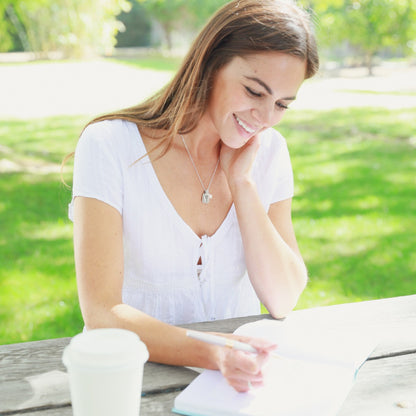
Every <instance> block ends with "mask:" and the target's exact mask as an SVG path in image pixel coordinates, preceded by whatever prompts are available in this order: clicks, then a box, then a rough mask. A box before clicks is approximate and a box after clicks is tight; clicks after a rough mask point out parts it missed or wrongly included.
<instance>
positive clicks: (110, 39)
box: [0, 0, 131, 56]
mask: <svg viewBox="0 0 416 416" xmlns="http://www.w3.org/2000/svg"><path fill="white" fill-rule="evenodd" d="M130 7H131V5H130V3H129V2H128V1H127V0H88V1H85V0H0V16H1V15H3V19H0V21H1V23H0V34H1V38H2V39H4V40H3V41H2V42H0V48H2V50H3V51H5V50H7V49H9V48H10V39H11V37H12V35H13V33H15V34H18V35H19V39H20V40H21V43H22V45H23V46H24V49H25V50H30V51H33V52H35V53H38V54H40V55H45V54H47V53H48V52H51V51H56V50H60V51H63V52H64V54H65V55H67V56H77V55H84V54H85V53H90V52H100V53H105V52H108V51H109V50H110V49H111V48H112V46H114V44H115V35H116V33H117V31H118V30H119V29H120V28H121V26H120V22H118V21H117V19H116V16H117V15H118V14H119V13H120V12H121V11H122V10H128V9H129V8H130Z"/></svg>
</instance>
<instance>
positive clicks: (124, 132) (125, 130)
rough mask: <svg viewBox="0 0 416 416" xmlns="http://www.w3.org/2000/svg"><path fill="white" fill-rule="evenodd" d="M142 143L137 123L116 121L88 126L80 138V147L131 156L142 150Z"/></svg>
mask: <svg viewBox="0 0 416 416" xmlns="http://www.w3.org/2000/svg"><path fill="white" fill-rule="evenodd" d="M142 143H143V142H142V140H141V136H140V133H139V130H138V128H137V125H136V124H135V123H133V122H130V121H126V120H121V119H114V120H102V121H96V122H92V123H90V124H88V125H87V126H86V127H85V129H84V130H83V132H82V134H81V136H80V140H79V143H78V146H81V147H82V146H88V147H93V148H97V149H108V150H109V151H113V152H116V153H120V152H121V153H125V154H126V155H129V154H131V153H132V152H135V153H136V152H137V151H138V150H140V148H141V146H142ZM123 149H124V151H123Z"/></svg>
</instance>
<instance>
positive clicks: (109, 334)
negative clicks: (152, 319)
mask: <svg viewBox="0 0 416 416" xmlns="http://www.w3.org/2000/svg"><path fill="white" fill-rule="evenodd" d="M148 358H149V353H148V351H147V348H146V346H145V344H144V343H143V342H142V341H140V338H139V337H138V336H137V335H136V334H135V333H134V332H131V331H127V330H124V329H110V328H103V329H93V330H90V331H87V332H84V333H82V334H78V335H76V336H75V337H73V338H72V340H71V342H70V344H69V345H68V346H67V347H66V348H65V350H64V353H63V356H62V361H63V363H64V364H65V366H66V367H67V369H68V374H69V387H70V391H71V402H72V410H73V414H74V416H115V415H117V416H138V415H139V413H140V398H141V390H142V379H143V365H144V363H145V362H146V361H147V360H148Z"/></svg>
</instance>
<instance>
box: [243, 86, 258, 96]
mask: <svg viewBox="0 0 416 416" xmlns="http://www.w3.org/2000/svg"><path fill="white" fill-rule="evenodd" d="M245 88H246V90H247V92H248V93H249V94H250V95H252V96H253V97H261V96H262V94H261V93H260V92H256V91H254V90H252V89H251V88H249V87H245Z"/></svg>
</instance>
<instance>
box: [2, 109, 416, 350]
mask: <svg viewBox="0 0 416 416" xmlns="http://www.w3.org/2000/svg"><path fill="white" fill-rule="evenodd" d="M415 119H416V108H414V109H406V110H400V111H399V110H382V109H372V108H366V109H362V108H361V109H344V110H332V111H320V112H311V111H299V110H298V111H295V110H293V111H289V112H288V114H287V117H286V118H285V120H284V121H283V122H282V124H281V125H280V126H279V130H280V131H281V132H282V133H283V134H284V135H285V136H286V138H287V141H288V145H289V150H290V152H291V157H292V163H293V168H294V172H295V184H296V197H295V199H294V202H293V221H294V226H295V229H296V233H297V237H298V242H299V246H300V248H301V251H302V253H303V255H304V258H305V261H306V263H307V266H308V270H309V276H310V281H309V284H308V287H307V288H306V290H305V292H304V294H303V295H302V297H301V299H300V302H299V304H298V308H306V307H312V306H320V305H329V304H334V303H341V302H353V301H359V300H365V299H377V298H383V297H390V296H400V295H407V294H413V293H415V292H416V254H415V251H414V248H415V247H416V221H415V220H416V198H415V185H416V183H415V178H416V175H415V172H416V132H415V130H414V120H415ZM85 121H86V119H85V117H54V118H45V119H37V120H27V121H21V120H19V121H16V120H2V121H1V124H0V143H1V145H0V162H1V163H0V169H2V170H0V172H2V173H1V174H0V194H1V200H0V229H1V233H0V323H1V325H0V344H5V343H13V342H21V341H29V340H38V339H44V338H55V337H62V336H72V335H74V334H75V333H77V332H79V331H80V330H81V329H82V320H81V315H80V312H79V307H78V302H77V295H76V285H75V277H74V265H73V251H72V225H71V223H70V221H69V220H68V219H67V204H68V202H69V199H70V190H68V189H67V188H65V186H64V185H63V184H62V183H61V182H60V174H59V163H60V161H61V160H62V158H63V156H64V155H65V154H66V153H68V152H70V151H72V150H73V148H74V146H75V143H76V140H77V135H78V133H79V131H80V129H81V127H82V125H83V124H84V123H85ZM64 176H65V178H66V180H67V181H69V182H70V177H71V165H70V164H69V165H68V166H67V168H66V172H65V175H64Z"/></svg>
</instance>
